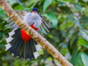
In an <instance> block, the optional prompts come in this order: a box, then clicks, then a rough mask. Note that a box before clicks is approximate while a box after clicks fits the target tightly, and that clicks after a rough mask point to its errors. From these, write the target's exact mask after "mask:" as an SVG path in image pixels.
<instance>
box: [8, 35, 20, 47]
mask: <svg viewBox="0 0 88 66" xmlns="http://www.w3.org/2000/svg"><path fill="white" fill-rule="evenodd" d="M20 37H21V35H20V34H19V35H18V37H17V38H15V39H13V40H12V41H11V42H9V43H10V44H11V45H14V44H16V42H17V41H18V40H19V39H20Z"/></svg>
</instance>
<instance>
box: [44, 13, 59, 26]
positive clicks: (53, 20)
mask: <svg viewBox="0 0 88 66" xmlns="http://www.w3.org/2000/svg"><path fill="white" fill-rule="evenodd" d="M43 16H45V17H47V18H48V19H49V20H50V21H51V22H52V24H53V25H54V26H55V27H57V23H58V19H57V17H56V16H55V14H54V13H46V14H44V15H43Z"/></svg>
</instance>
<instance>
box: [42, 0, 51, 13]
mask: <svg viewBox="0 0 88 66" xmlns="http://www.w3.org/2000/svg"><path fill="white" fill-rule="evenodd" d="M51 3H52V0H45V1H44V5H43V12H45V10H46V9H47V7H48V6H49V5H50V4H51Z"/></svg>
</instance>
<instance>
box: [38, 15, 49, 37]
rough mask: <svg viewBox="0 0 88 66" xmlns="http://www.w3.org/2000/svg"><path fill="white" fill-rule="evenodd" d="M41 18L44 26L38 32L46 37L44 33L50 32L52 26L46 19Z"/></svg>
mask: <svg viewBox="0 0 88 66" xmlns="http://www.w3.org/2000/svg"><path fill="white" fill-rule="evenodd" d="M41 18H42V24H41V26H40V28H39V29H38V32H39V33H40V34H41V35H42V36H44V35H43V33H44V34H47V33H48V32H49V30H48V28H50V25H49V24H48V23H47V20H46V18H45V17H43V16H41Z"/></svg>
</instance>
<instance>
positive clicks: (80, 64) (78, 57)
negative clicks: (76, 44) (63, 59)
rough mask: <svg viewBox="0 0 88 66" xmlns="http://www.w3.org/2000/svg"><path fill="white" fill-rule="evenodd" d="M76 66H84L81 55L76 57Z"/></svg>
mask: <svg viewBox="0 0 88 66" xmlns="http://www.w3.org/2000/svg"><path fill="white" fill-rule="evenodd" d="M74 66H83V65H82V60H81V53H79V54H78V55H77V57H76V60H75V65H74Z"/></svg>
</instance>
